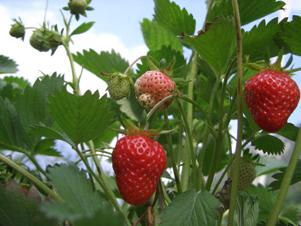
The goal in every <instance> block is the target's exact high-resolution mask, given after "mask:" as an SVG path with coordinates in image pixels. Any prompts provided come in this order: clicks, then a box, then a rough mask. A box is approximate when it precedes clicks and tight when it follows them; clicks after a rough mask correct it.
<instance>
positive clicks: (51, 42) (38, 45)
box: [30, 27, 62, 52]
mask: <svg viewBox="0 0 301 226" xmlns="http://www.w3.org/2000/svg"><path fill="white" fill-rule="evenodd" d="M61 44H62V38H61V36H60V34H59V33H57V32H56V31H52V30H49V29H48V28H46V27H41V28H39V29H36V30H34V32H33V33H32V35H31V37H30V45H31V46H32V47H33V48H35V49H36V50H38V51H41V52H47V51H49V50H52V52H54V51H55V50H56V49H57V47H58V46H59V45H61Z"/></svg>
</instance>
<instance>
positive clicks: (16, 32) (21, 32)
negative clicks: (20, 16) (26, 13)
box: [9, 20, 25, 39]
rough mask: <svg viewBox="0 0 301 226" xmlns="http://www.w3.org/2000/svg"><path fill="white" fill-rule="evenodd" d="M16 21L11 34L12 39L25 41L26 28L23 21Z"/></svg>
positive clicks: (10, 31)
mask: <svg viewBox="0 0 301 226" xmlns="http://www.w3.org/2000/svg"><path fill="white" fill-rule="evenodd" d="M14 21H15V23H14V24H12V25H11V28H10V30H9V34H10V35H11V36H12V37H15V38H21V39H24V36H25V27H24V25H23V23H22V21H21V20H20V21H17V20H14Z"/></svg>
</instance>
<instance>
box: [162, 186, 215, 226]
mask: <svg viewBox="0 0 301 226" xmlns="http://www.w3.org/2000/svg"><path fill="white" fill-rule="evenodd" d="M219 205H220V203H219V201H218V200H217V199H216V198H215V197H214V196H212V195H211V194H210V193H209V192H207V191H199V192H196V191H188V192H185V193H182V194H179V195H178V196H177V197H176V198H175V199H174V200H173V202H172V203H171V204H170V206H168V207H167V208H166V209H164V210H163V212H162V214H161V221H162V223H161V224H160V225H162V226H192V225H193V226H194V225H202V226H212V225H215V224H216V222H217V219H218V216H219V213H218V207H219Z"/></svg>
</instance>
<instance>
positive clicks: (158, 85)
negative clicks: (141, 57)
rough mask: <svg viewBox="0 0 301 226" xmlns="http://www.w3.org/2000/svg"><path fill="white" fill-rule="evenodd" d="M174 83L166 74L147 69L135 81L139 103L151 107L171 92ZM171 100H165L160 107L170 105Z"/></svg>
mask: <svg viewBox="0 0 301 226" xmlns="http://www.w3.org/2000/svg"><path fill="white" fill-rule="evenodd" d="M175 88H176V84H175V83H174V81H173V80H171V79H170V78H169V77H168V76H167V75H165V74H164V73H162V72H160V71H147V72H145V73H144V74H143V75H141V76H140V77H139V78H138V79H137V80H136V82H135V93H136V97H137V99H138V102H139V103H140V105H141V106H142V107H144V108H146V109H151V108H152V107H154V106H155V105H156V103H158V102H159V101H160V100H162V99H163V98H165V97H167V96H169V95H171V94H172V92H173V91H174V90H175ZM170 103H171V101H167V102H165V104H164V105H163V106H162V108H166V107H168V106H169V105H170Z"/></svg>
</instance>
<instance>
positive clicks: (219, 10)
mask: <svg viewBox="0 0 301 226" xmlns="http://www.w3.org/2000/svg"><path fill="white" fill-rule="evenodd" d="M238 5H239V12H240V17H241V24H242V25H245V24H248V23H250V22H253V21H255V20H257V19H260V18H262V17H264V16H267V15H269V14H271V13H273V12H276V11H278V10H280V9H282V8H283V6H284V5H285V3H284V2H283V1H278V0H252V1H249V0H239V1H238ZM228 16H233V9H232V4H231V0H220V1H215V2H214V4H212V8H211V9H209V12H208V18H207V19H208V21H211V22H212V21H214V20H215V19H216V17H228Z"/></svg>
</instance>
